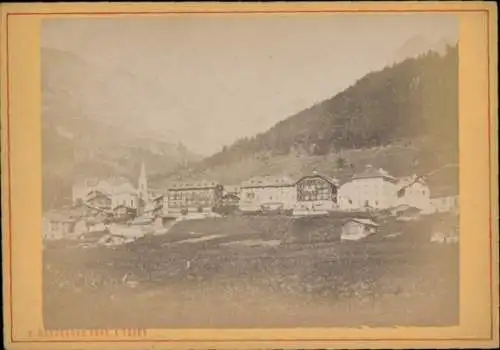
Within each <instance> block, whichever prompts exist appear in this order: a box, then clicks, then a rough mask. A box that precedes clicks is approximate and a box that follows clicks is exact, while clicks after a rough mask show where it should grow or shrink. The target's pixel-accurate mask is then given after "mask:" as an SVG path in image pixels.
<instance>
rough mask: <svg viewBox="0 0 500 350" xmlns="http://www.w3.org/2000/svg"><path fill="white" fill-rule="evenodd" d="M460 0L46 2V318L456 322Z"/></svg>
mask: <svg viewBox="0 0 500 350" xmlns="http://www.w3.org/2000/svg"><path fill="white" fill-rule="evenodd" d="M459 44H460V43H459V35H458V17H457V15H456V14H446V13H408V14H405V15H404V16H403V15H398V14H379V15H369V14H362V13H359V14H357V13H356V14H342V13H338V14H335V13H329V14H318V15H314V16H294V15H288V16H259V15H245V16H223V15H221V16H217V15H214V16H155V17H140V16H136V17H128V18H127V17H123V18H120V17H110V18H71V19H69V18H48V19H43V20H42V21H41V25H40V46H41V47H40V59H41V68H40V69H41V70H40V74H41V87H40V88H41V97H42V100H41V104H42V110H41V112H42V115H41V118H42V119H41V123H42V124H41V126H42V139H41V140H42V149H41V152H42V171H43V176H42V199H43V204H42V206H43V221H42V222H40V227H41V230H40V231H41V232H42V240H43V323H44V327H45V329H47V330H57V329H93V328H98V329H105V328H111V329H116V328H158V329H159V328H293V327H350V328H356V327H361V326H369V327H393V326H405V327H431V326H432V327H437V326H447V327H449V326H455V325H458V324H459V311H460V310H459V272H460V271H459V200H458V198H459V186H458V185H459V175H460V172H459V153H458V151H459V148H458V126H459V125H458V91H459V79H458V62H459V54H458V53H459V50H458V45H459Z"/></svg>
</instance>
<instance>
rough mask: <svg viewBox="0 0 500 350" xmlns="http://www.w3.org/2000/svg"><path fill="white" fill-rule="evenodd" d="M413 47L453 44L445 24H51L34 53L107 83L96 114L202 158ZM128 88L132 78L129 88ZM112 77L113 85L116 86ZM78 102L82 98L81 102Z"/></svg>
mask: <svg viewBox="0 0 500 350" xmlns="http://www.w3.org/2000/svg"><path fill="white" fill-rule="evenodd" d="M416 36H422V37H424V38H426V40H430V41H435V40H439V38H446V39H448V40H456V38H457V36H458V19H457V17H456V16H455V15H451V14H397V15H394V14H393V15H386V14H383V15H382V14H379V15H373V14H321V15H319V14H307V15H306V14H301V15H286V16H284V15H281V16H276V15H267V16H263V15H231V16H229V15H210V16H207V15H204V16H195V17H194V16H188V15H183V16H168V17H134V18H112V19H110V18H107V19H106V18H99V19H98V18H94V19H76V18H75V19H53V20H45V21H44V23H43V26H42V46H43V47H48V48H55V49H59V50H64V51H66V52H71V53H73V54H75V55H77V56H79V57H80V58H81V59H82V60H84V61H86V62H88V63H89V64H90V65H92V66H93V67H95V74H97V75H106V76H109V74H110V72H113V73H112V75H111V76H112V77H113V78H111V79H112V82H113V81H116V84H115V85H114V87H113V93H112V96H111V95H110V96H108V98H104V99H100V101H106V103H105V105H104V104H103V105H102V106H100V107H99V108H100V109H99V110H101V111H103V110H105V111H106V113H107V114H110V115H111V114H112V115H114V116H115V117H116V118H122V119H120V121H123V123H126V124H128V125H130V126H131V127H132V128H137V129H139V128H143V129H145V130H154V131H155V132H160V133H162V134H165V135H167V136H168V137H169V138H170V139H171V140H172V141H177V140H180V141H182V142H183V143H184V144H185V145H186V146H187V147H188V148H190V149H191V150H193V151H195V152H198V153H200V154H203V155H208V154H210V153H213V152H216V151H218V150H220V148H221V147H222V146H223V145H225V144H230V143H232V142H233V141H235V140H236V139H237V138H238V137H242V136H251V135H254V134H256V133H258V132H262V131H265V130H267V129H268V128H270V127H271V126H273V125H274V124H275V123H276V122H278V121H280V120H283V119H285V118H287V117H288V116H290V115H292V114H294V113H296V112H299V111H300V110H302V109H304V108H307V107H310V106H311V105H313V104H314V103H317V102H320V101H321V100H323V99H325V98H329V97H332V96H334V95H335V94H337V93H339V92H341V91H342V90H344V89H345V88H347V87H348V86H350V85H352V84H353V83H354V82H355V81H356V80H357V79H359V78H361V77H363V76H364V75H365V74H366V73H368V72H370V71H373V70H379V69H382V68H383V67H384V66H386V65H388V64H391V63H392V61H393V60H394V57H396V56H397V55H399V54H400V53H398V52H399V51H400V48H401V47H402V46H403V44H405V43H406V42H408V40H409V39H413V41H415V37H416ZM127 76H128V77H133V79H128V78H127ZM115 78H116V79H115ZM87 98H88V97H87Z"/></svg>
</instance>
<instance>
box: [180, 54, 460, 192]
mask: <svg viewBox="0 0 500 350" xmlns="http://www.w3.org/2000/svg"><path fill="white" fill-rule="evenodd" d="M383 148H385V151H384V149H383ZM387 149H391V150H392V149H394V150H396V149H397V150H398V151H394V152H392V153H391V152H387ZM361 150H366V152H365V153H367V154H369V153H376V154H379V153H380V152H381V154H384V152H385V153H386V154H387V155H386V156H385V159H384V156H382V157H380V156H379V157H378V158H376V159H379V160H376V159H371V158H370V157H368V156H366V157H365V156H363V155H361V153H362V152H361V153H360V151H361ZM379 151H380V152H379ZM457 151H458V47H457V46H449V45H448V46H447V47H446V51H445V53H444V54H439V53H437V52H434V51H430V52H428V53H425V54H422V55H420V56H418V57H416V58H409V59H406V60H404V61H402V62H400V63H396V64H394V65H392V66H390V67H386V68H384V69H382V70H380V71H377V72H372V73H369V74H367V75H366V76H365V77H363V78H362V79H360V80H359V81H357V82H356V83H355V84H353V85H352V86H350V87H349V88H347V89H346V90H344V91H343V92H341V93H339V94H337V95H336V96H334V97H332V98H330V99H327V100H325V101H322V102H320V103H318V104H316V105H314V106H312V107H310V108H308V109H306V110H303V111H301V112H299V113H297V114H295V115H293V116H290V117H289V118H287V119H285V120H283V121H281V122H279V123H278V124H276V125H275V126H274V127H272V128H271V129H269V130H268V131H266V132H264V133H261V134H258V135H256V136H254V137H251V138H244V139H240V140H238V141H236V142H235V143H234V144H232V145H231V146H228V147H224V148H223V149H222V150H221V151H220V152H218V153H216V154H214V155H213V156H211V157H208V158H206V159H204V160H203V161H202V162H200V163H199V164H198V165H197V166H196V167H194V168H191V169H189V170H186V171H185V172H184V173H182V175H181V177H183V178H203V177H212V178H214V179H225V181H235V182H237V181H240V179H241V178H244V177H249V176H252V175H260V174H262V173H270V172H276V173H279V172H301V171H310V170H311V168H317V167H318V166H320V163H318V162H317V161H314V159H318V158H323V159H324V162H328V166H327V168H328V169H327V170H329V171H335V170H338V169H337V168H343V167H345V165H346V164H344V163H347V165H349V164H352V165H353V167H355V166H363V164H365V163H367V162H372V163H374V165H376V166H384V167H386V168H389V169H388V170H391V169H390V168H393V171H395V172H397V173H404V172H425V171H428V170H429V169H432V168H433V167H436V166H439V165H440V164H446V163H454V162H457V160H458V152H457ZM390 154H399V155H400V156H399V155H398V156H397V157H396V156H395V157H396V158H394V157H393V158H391V157H392V156H391V155H390ZM349 158H351V159H349ZM298 159H300V160H298ZM339 159H341V160H339ZM361 159H363V160H361ZM280 162H281V163H282V164H283V165H282V166H276V164H277V163H280ZM377 163H378V164H377ZM285 164H286V165H285ZM293 164H295V165H293ZM311 164H316V165H311ZM382 164H384V165H382ZM337 165H339V166H337ZM271 169H272V170H271ZM233 174H234V176H233Z"/></svg>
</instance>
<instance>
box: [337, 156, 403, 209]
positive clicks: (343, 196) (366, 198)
mask: <svg viewBox="0 0 500 350" xmlns="http://www.w3.org/2000/svg"><path fill="white" fill-rule="evenodd" d="M397 183H398V181H397V180H396V178H394V177H393V176H391V175H389V174H388V173H387V172H386V171H384V170H383V169H375V168H373V167H372V166H370V165H368V166H367V167H366V168H365V169H364V171H363V172H361V173H358V174H355V175H354V176H353V177H352V178H351V179H349V180H348V181H346V182H344V183H343V184H342V185H341V186H340V187H339V190H338V200H339V209H340V210H347V211H349V210H353V211H356V210H368V209H374V210H381V209H389V208H391V207H393V206H394V205H396V203H397V194H396V192H397V189H398V185H397Z"/></svg>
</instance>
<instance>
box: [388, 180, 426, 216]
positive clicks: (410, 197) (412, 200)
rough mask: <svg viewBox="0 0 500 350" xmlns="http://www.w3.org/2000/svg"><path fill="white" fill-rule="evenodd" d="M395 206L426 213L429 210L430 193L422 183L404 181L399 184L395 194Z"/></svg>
mask: <svg viewBox="0 0 500 350" xmlns="http://www.w3.org/2000/svg"><path fill="white" fill-rule="evenodd" d="M397 196H398V198H397V203H396V205H397V206H400V205H407V206H409V207H414V208H418V209H420V210H422V211H423V212H428V211H430V210H431V208H432V205H431V191H430V189H429V187H428V186H427V185H426V184H425V183H424V182H422V181H415V179H409V180H404V181H402V182H401V183H400V187H399V189H398V193H397Z"/></svg>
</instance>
